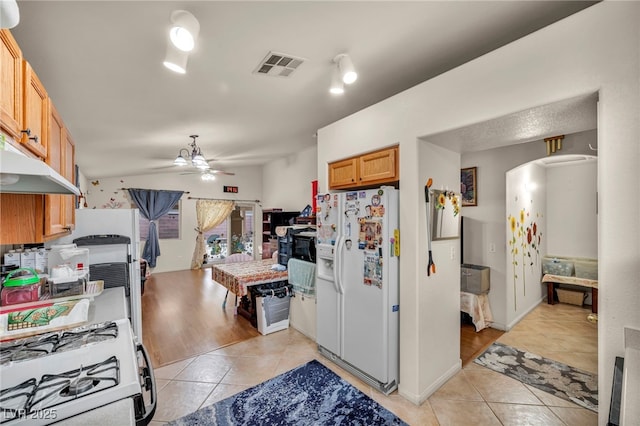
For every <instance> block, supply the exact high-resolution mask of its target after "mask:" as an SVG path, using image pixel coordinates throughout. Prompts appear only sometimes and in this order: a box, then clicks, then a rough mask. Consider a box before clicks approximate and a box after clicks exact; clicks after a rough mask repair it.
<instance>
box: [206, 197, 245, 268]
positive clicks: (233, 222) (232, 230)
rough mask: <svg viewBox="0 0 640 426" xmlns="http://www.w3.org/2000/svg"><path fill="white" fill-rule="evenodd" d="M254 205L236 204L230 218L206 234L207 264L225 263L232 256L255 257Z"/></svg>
mask: <svg viewBox="0 0 640 426" xmlns="http://www.w3.org/2000/svg"><path fill="white" fill-rule="evenodd" d="M254 218H255V206H254V205H253V204H241V203H238V204H236V207H235V209H233V211H232V212H231V214H230V215H229V217H227V219H225V220H224V222H222V223H221V224H220V225H218V226H216V227H215V228H213V229H211V230H209V231H207V232H206V233H205V234H204V237H205V241H206V244H207V263H224V262H225V261H226V259H227V258H228V257H229V256H231V255H232V254H245V255H248V256H251V258H253V257H254V245H253V242H254V222H255V221H254Z"/></svg>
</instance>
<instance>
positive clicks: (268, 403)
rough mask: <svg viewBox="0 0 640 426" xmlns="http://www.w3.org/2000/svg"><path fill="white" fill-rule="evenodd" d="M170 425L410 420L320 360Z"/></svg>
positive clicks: (360, 423)
mask: <svg viewBox="0 0 640 426" xmlns="http://www.w3.org/2000/svg"><path fill="white" fill-rule="evenodd" d="M169 425H175V426H182V425H256V426H258V425H260V426H263V425H363V426H365V425H406V423H405V422H403V421H402V420H400V419H399V418H398V417H396V416H395V415H394V414H393V413H391V412H390V411H388V410H387V409H386V408H384V407H383V406H381V405H380V404H378V403H377V402H375V401H374V400H373V399H371V398H369V397H368V396H367V395H365V394H364V393H362V392H360V391H359V390H358V389H356V388H355V387H353V386H352V385H350V384H349V383H347V382H345V381H344V380H342V379H341V378H340V377H339V376H337V375H336V374H335V373H334V372H333V371H331V370H329V369H328V368H327V367H325V366H324V365H322V364H320V363H319V362H318V361H316V360H313V361H311V362H308V363H307V364H305V365H302V366H300V367H297V368H294V369H293V370H291V371H287V372H286V373H283V374H281V375H279V376H277V377H274V378H273V379H270V380H267V381H266V382H263V383H260V384H259V385H257V386H255V387H252V388H250V389H247V390H244V391H242V392H240V393H238V394H236V395H233V396H231V397H229V398H226V399H223V400H222V401H218V402H216V403H215V404H213V405H210V406H208V407H205V408H201V409H200V410H198V411H196V412H194V413H191V414H189V415H187V416H184V417H181V418H179V419H177V420H174V421H173V422H171V423H169Z"/></svg>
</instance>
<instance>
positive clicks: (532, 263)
mask: <svg viewBox="0 0 640 426" xmlns="http://www.w3.org/2000/svg"><path fill="white" fill-rule="evenodd" d="M546 181H547V179H546V170H545V168H544V167H542V166H539V165H537V164H535V163H527V164H525V165H523V166H520V167H517V168H515V169H513V170H510V171H508V172H507V176H506V186H507V197H506V200H507V201H506V217H507V221H506V224H505V225H504V227H505V228H506V229H507V231H506V233H507V235H506V246H507V257H506V265H507V267H506V271H507V277H506V278H507V286H506V288H505V290H506V302H507V304H506V312H507V317H506V322H507V327H506V328H507V330H508V329H511V328H512V327H513V326H514V325H515V324H516V323H517V322H518V321H520V320H521V319H522V318H523V317H524V316H525V315H526V314H528V313H529V312H530V311H531V310H532V309H533V308H535V307H536V306H537V305H538V304H539V303H540V301H541V300H542V299H543V298H544V295H545V294H546V292H545V286H544V285H543V284H541V264H542V256H544V254H545V249H544V244H545V241H546V236H547V235H548V232H547V217H546V207H547V195H546ZM534 228H535V232H534V231H533V229H534ZM529 236H531V238H530V239H529Z"/></svg>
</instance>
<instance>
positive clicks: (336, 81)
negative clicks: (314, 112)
mask: <svg viewBox="0 0 640 426" xmlns="http://www.w3.org/2000/svg"><path fill="white" fill-rule="evenodd" d="M329 93H331V94H332V95H342V94H343V93H344V83H343V82H342V78H341V77H340V71H339V70H338V66H337V65H336V66H335V67H334V68H333V74H332V78H331V87H330V88H329Z"/></svg>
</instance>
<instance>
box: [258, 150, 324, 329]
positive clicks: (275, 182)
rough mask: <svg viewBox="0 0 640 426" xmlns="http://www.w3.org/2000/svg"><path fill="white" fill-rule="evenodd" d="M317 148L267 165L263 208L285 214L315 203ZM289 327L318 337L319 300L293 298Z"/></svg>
mask: <svg viewBox="0 0 640 426" xmlns="http://www.w3.org/2000/svg"><path fill="white" fill-rule="evenodd" d="M317 161H318V157H317V152H316V147H315V146H313V147H310V148H307V149H304V150H302V151H300V152H297V153H293V154H291V155H289V156H287V157H285V158H282V159H278V160H275V161H272V162H270V163H267V164H265V166H264V168H263V172H262V193H263V206H266V207H269V208H272V207H278V208H282V209H284V210H285V211H286V210H288V211H296V210H302V209H303V208H305V206H306V205H307V204H308V205H313V204H312V188H311V181H314V180H316V179H317V177H318V165H317ZM289 324H290V325H291V327H293V328H295V329H296V330H298V331H300V332H301V333H302V334H304V335H306V336H308V337H309V338H311V339H313V340H315V338H316V299H315V297H308V296H303V295H301V294H297V295H296V297H294V298H292V299H291V304H290V312H289Z"/></svg>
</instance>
